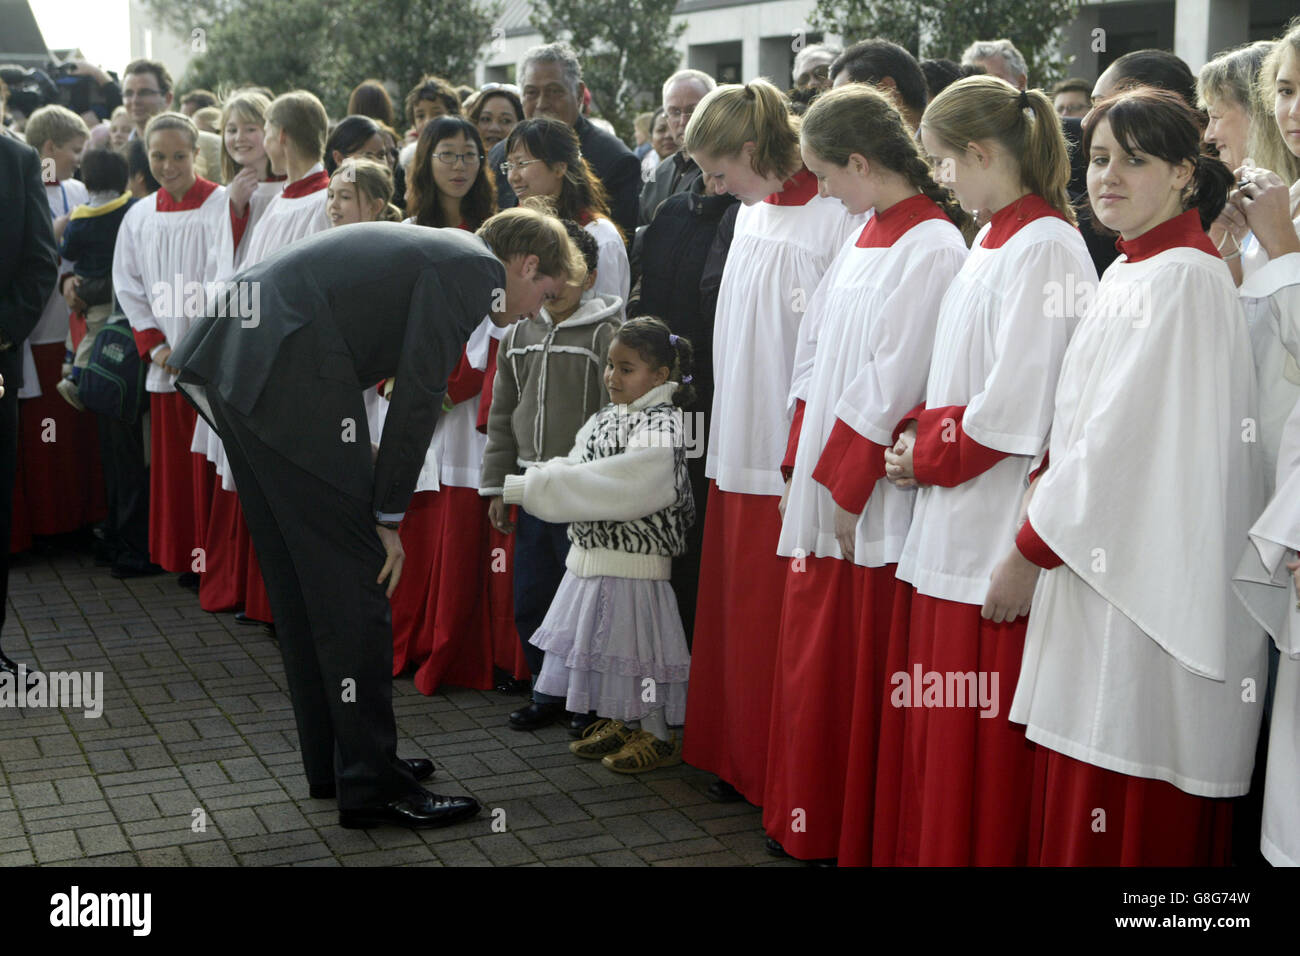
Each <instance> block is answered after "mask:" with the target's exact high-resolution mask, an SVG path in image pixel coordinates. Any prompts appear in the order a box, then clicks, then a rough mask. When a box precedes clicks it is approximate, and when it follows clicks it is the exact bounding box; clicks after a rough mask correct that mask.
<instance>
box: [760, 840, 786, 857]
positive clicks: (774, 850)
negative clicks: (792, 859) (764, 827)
mask: <svg viewBox="0 0 1300 956" xmlns="http://www.w3.org/2000/svg"><path fill="white" fill-rule="evenodd" d="M763 849H765V850H766V851H767V852H768V854H769V855H771V856H779V857H787V856H789V855H790V854H789V853H786V852H785V847H783V846H782V845H781V844H780V843H778V842H777V841H776V840H773V839H772V838H771V837H765V838H764V839H763Z"/></svg>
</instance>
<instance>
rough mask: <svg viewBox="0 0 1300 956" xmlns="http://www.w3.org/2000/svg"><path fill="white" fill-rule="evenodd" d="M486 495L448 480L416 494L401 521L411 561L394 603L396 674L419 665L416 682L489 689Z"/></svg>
mask: <svg viewBox="0 0 1300 956" xmlns="http://www.w3.org/2000/svg"><path fill="white" fill-rule="evenodd" d="M487 506H488V499H486V498H483V497H481V496H480V495H479V494H478V492H477V491H476V490H475V489H473V488H457V487H453V486H448V485H444V486H443V488H442V489H441V490H440V491H421V492H417V493H416V494H415V495H414V496H413V497H412V498H411V503H410V505H409V506H408V507H407V509H406V515H405V517H403V519H402V528H401V536H402V548H403V550H405V552H406V563H405V564H404V566H403V568H402V580H401V582H400V583H399V584H398V586H397V590H396V591H394V592H393V596H392V598H391V600H390V603H391V604H392V609H393V674H394V675H397V674H400V673H401V672H402V671H404V670H405V669H406V668H407V666H409V665H415V666H416V668H417V669H416V672H415V686H416V689H417V690H419V691H420V693H422V694H432V693H434V692H435V691H436V690H437V689H438V687H439V686H441V685H442V684H454V685H457V686H460V687H473V688H476V689H478V690H490V689H491V688H492V685H493V681H492V662H493V659H494V649H493V646H492V631H491V624H490V615H489V607H488V601H487V587H488V580H487V568H488V565H489V562H490V560H491V557H490V553H489V551H488V547H487V527H488V524H487Z"/></svg>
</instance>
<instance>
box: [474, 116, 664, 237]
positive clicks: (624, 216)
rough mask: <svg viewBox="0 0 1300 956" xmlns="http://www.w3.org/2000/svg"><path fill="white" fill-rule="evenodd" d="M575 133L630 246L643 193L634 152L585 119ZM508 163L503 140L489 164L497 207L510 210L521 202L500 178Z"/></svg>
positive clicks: (638, 162)
mask: <svg viewBox="0 0 1300 956" xmlns="http://www.w3.org/2000/svg"><path fill="white" fill-rule="evenodd" d="M573 131H574V132H575V133H577V134H578V143H579V145H580V147H581V149H582V155H583V158H585V159H586V160H587V162H588V163H590V164H591V168H592V170H593V171H595V173H596V178H597V179H599V180H600V181H601V183H602V184H603V185H604V187H605V192H607V193H609V212H610V216H611V218H613V220H614V221H615V222H616V223H618V224H619V226H620V227H621V228H622V229H623V235H624V236H626V237H627V238H628V241H629V242H630V241H631V238H632V234H633V233H634V232H635V231H636V216H637V212H636V210H637V197H638V196H639V195H640V193H641V161H640V160H639V159H637V158H636V154H635V153H633V152H632V150H630V149H628V148H627V147H626V146H625V145H623V141H622V140H621V139H619V138H618V137H617V136H612V135H610V134H609V133H606V132H605V131H604V130H603V129H601V128H600V127H598V126H593V125H592V124H591V123H590V121H588V119H587V117H585V116H579V117H578V122H577V123H576V124H575V125H574V127H573ZM505 161H506V141H505V140H502V141H501V142H499V143H497V144H496V145H495V146H493V147H492V152H491V153H489V154H488V164H489V165H490V166H491V168H492V174H493V175H494V176H496V178H497V205H498V206H499V207H500V208H502V209H509V208H511V207H512V206H518V205H519V199H518V197H517V196H515V191H514V190H513V189H511V188H510V183H508V182H507V181H506V177H505V176H503V175H501V164H502V163H504V162H505Z"/></svg>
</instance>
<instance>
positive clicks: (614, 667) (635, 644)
mask: <svg viewBox="0 0 1300 956" xmlns="http://www.w3.org/2000/svg"><path fill="white" fill-rule="evenodd" d="M532 643H533V644H535V645H536V646H538V647H540V648H541V649H542V650H544V651H545V652H546V658H545V661H544V662H543V664H542V672H541V674H539V675H538V677H537V680H536V683H535V688H536V689H537V690H539V691H541V692H542V693H543V694H550V695H552V696H555V697H564V698H565V699H566V706H567V707H568V708H569V710H572V711H575V712H577V713H586V712H587V711H589V710H594V711H595V712H596V713H597V714H599V715H600V716H601V717H612V718H614V719H616V720H640V719H641V718H643V717H645V716H647V715H649V714H651V713H653V712H654V711H656V710H659V709H661V708H662V709H663V710H664V717H665V719H666V720H667V721H668V723H670V724H681V723H684V722H685V720H686V685H687V680H688V678H689V676H690V671H691V654H690V651H689V650H688V649H687V647H686V634H685V632H684V631H683V630H682V618H681V614H680V613H679V612H678V610H677V598H676V597H675V596H674V595H673V589H672V587H671V586H670V585H669V583H668V582H667V581H648V580H645V579H644V578H615V577H604V576H597V577H590V578H580V577H578V576H577V575H575V574H574V573H573V572H571V571H565V572H564V580H562V581H561V582H560V588H559V590H558V591H556V592H555V598H554V600H552V601H551V607H550V609H549V610H548V611H547V612H546V618H545V619H544V620H543V621H542V625H541V627H539V628H538V629H537V631H536V633H534V634H533V637H532Z"/></svg>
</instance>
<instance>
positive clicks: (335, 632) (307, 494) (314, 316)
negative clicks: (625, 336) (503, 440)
mask: <svg viewBox="0 0 1300 956" xmlns="http://www.w3.org/2000/svg"><path fill="white" fill-rule="evenodd" d="M576 261H577V253H576V251H575V250H574V248H573V246H572V243H571V242H570V240H569V238H568V235H567V234H566V233H565V231H564V229H563V227H562V226H561V225H560V223H559V221H558V220H556V219H554V218H552V217H549V216H546V215H543V214H541V213H539V212H537V211H535V210H533V209H531V208H521V209H511V210H507V211H506V212H503V213H500V214H498V215H497V216H495V217H493V218H492V219H490V220H489V221H488V222H487V223H485V224H484V226H483V227H482V228H481V229H480V230H479V233H478V234H477V235H471V234H469V233H466V232H462V231H460V230H457V229H410V228H407V227H404V226H401V225H398V224H396V223H384V222H376V223H361V224H358V225H355V226H350V227H348V228H347V229H331V230H329V231H327V232H323V233H320V234H318V235H315V236H312V237H311V238H308V239H305V240H302V241H300V242H297V243H294V244H293V245H291V246H289V247H287V248H285V249H284V250H282V251H281V252H279V253H277V254H276V255H273V256H271V257H270V258H268V259H266V260H265V261H263V262H261V263H259V264H258V265H255V266H252V267H250V268H249V269H246V270H244V271H243V272H242V273H240V274H239V275H237V276H236V277H235V278H234V279H233V280H232V283H231V284H230V285H229V286H228V287H227V288H225V289H224V290H220V291H219V292H218V293H217V294H216V295H214V296H213V297H212V298H211V299H210V301H209V307H208V315H207V316H206V317H205V318H203V319H202V320H200V321H199V322H198V323H196V324H195V326H194V328H193V329H191V331H190V333H189V334H188V335H187V336H186V338H185V339H184V340H183V341H182V342H181V344H180V345H179V346H178V347H177V349H176V351H175V352H173V353H172V358H171V360H170V362H171V364H172V365H174V366H176V367H178V368H179V369H181V374H180V376H179V378H178V379H177V387H178V388H180V389H181V391H182V392H183V393H184V394H185V395H186V397H187V398H189V400H190V401H191V402H193V403H194V405H195V407H196V408H198V410H199V411H200V412H201V413H202V414H203V415H204V417H205V418H206V419H207V420H208V421H209V422H210V423H211V424H212V426H213V427H214V428H215V429H216V431H217V432H218V434H220V436H221V438H222V440H223V441H224V442H225V446H226V452H227V454H228V456H229V458H230V465H231V468H232V470H233V472H234V477H235V483H236V486H237V487H238V489H239V498H240V503H241V504H242V505H243V509H244V514H245V517H246V519H247V521H248V528H249V532H250V533H251V534H252V538H253V544H254V546H255V547H256V548H257V555H258V560H259V562H260V563H261V566H262V574H263V576H264V578H265V581H266V588H267V594H268V596H269V597H270V600H271V609H272V611H273V612H274V613H275V626H276V635H277V637H278V640H279V644H280V649H281V652H282V654H283V656H284V667H285V676H286V679H287V681H288V683H289V692H290V695H291V697H292V699H293V706H294V716H295V718H296V720H297V724H298V738H299V741H300V742H301V747H302V759H303V767H304V769H305V771H306V776H307V781H308V784H309V786H310V792H311V795H312V796H313V797H322V798H326V797H334V796H337V798H338V801H339V823H340V825H342V826H345V827H369V826H376V825H380V824H384V823H391V824H396V825H399V826H411V827H436V826H446V825H448V824H451V823H455V822H456V821H458V820H462V819H465V818H467V817H470V816H473V815H474V814H476V813H477V812H478V810H479V805H478V804H477V803H476V802H475V801H474V800H472V799H470V798H468V797H443V796H438V795H437V794H432V793H429V792H428V791H426V790H424V789H423V788H421V787H420V786H419V785H418V784H417V782H416V781H417V780H418V779H422V778H424V777H427V776H428V775H429V774H431V773H432V772H433V765H432V764H431V763H430V762H429V761H427V760H415V761H410V760H400V759H398V757H397V755H396V726H395V721H394V717H393V706H392V664H393V638H392V620H391V617H390V614H389V606H388V596H389V595H391V594H392V592H393V589H394V588H396V587H397V586H398V580H399V577H400V575H401V569H402V561H403V553H402V545H401V539H400V538H399V537H398V534H397V527H398V523H399V522H400V521H401V518H402V515H403V513H404V512H405V510H406V506H407V502H408V501H409V500H410V497H411V494H412V492H413V491H414V489H415V484H416V480H417V478H418V477H419V473H420V468H421V466H422V464H423V462H424V455H425V452H426V450H427V449H428V447H429V441H430V439H431V438H432V436H433V429H434V425H435V424H436V423H437V419H438V415H439V411H440V409H441V407H442V400H443V395H444V393H445V391H446V385H447V377H448V376H449V375H450V374H451V372H452V371H453V370H454V369H455V367H456V364H457V362H458V361H459V360H460V356H461V352H462V350H463V348H464V345H465V342H466V340H467V339H468V338H469V335H470V333H471V332H472V331H473V330H474V328H475V327H476V326H477V325H478V324H479V323H480V322H481V321H482V319H483V317H484V316H485V315H488V316H491V319H492V321H493V322H494V323H495V324H497V325H499V326H504V325H508V324H510V323H511V322H513V321H515V320H516V319H518V318H520V317H527V316H530V315H532V314H533V313H535V312H537V311H538V310H539V309H540V307H541V305H542V304H543V303H544V302H545V301H547V300H549V299H550V298H552V297H554V296H555V295H557V294H558V293H559V291H560V289H561V288H562V287H563V285H564V284H565V283H566V282H567V281H569V278H570V276H572V275H576V274H577V272H578V268H577V265H576ZM250 306H252V307H251V308H250ZM384 378H393V379H395V383H396V384H395V387H394V389H393V392H392V401H391V404H390V406H389V412H388V418H387V422H386V424H385V428H384V433H383V440H382V441H381V442H380V444H379V445H378V447H377V448H374V449H372V445H371V443H370V442H369V441H368V439H367V434H368V433H367V426H366V413H365V406H364V404H363V400H362V393H363V390H364V389H366V388H373V387H374V386H375V384H376V383H377V382H379V381H380V380H381V379H384ZM385 582H387V588H385V586H384V585H385Z"/></svg>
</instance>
